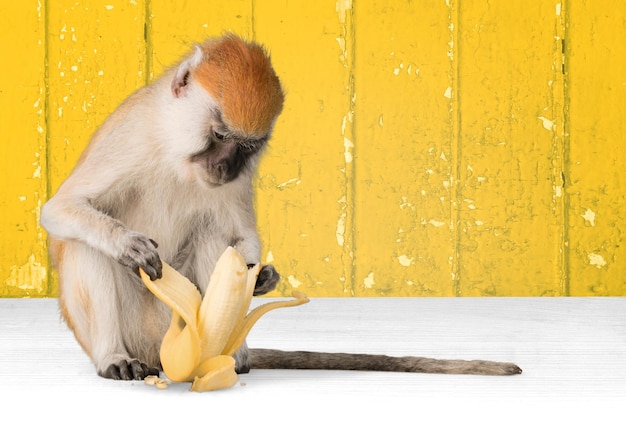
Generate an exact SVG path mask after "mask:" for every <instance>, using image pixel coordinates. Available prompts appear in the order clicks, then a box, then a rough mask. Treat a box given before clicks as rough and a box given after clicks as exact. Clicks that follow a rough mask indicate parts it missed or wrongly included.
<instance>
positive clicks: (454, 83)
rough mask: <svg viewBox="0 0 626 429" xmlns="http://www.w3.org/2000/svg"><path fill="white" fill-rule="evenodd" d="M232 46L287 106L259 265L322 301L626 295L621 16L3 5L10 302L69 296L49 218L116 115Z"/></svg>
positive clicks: (537, 10) (4, 274)
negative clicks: (213, 45) (159, 79)
mask: <svg viewBox="0 0 626 429" xmlns="http://www.w3.org/2000/svg"><path fill="white" fill-rule="evenodd" d="M225 30H231V31H234V32H237V33H239V34H241V35H243V36H245V37H247V38H254V39H256V40H258V41H260V42H262V43H264V44H265V45H266V46H267V47H268V48H269V49H270V51H271V54H272V58H273V61H274V64H275V68H276V70H277V72H278V74H279V75H280V76H281V78H282V81H283V83H284V86H285V89H286V91H287V103H286V108H285V111H284V114H283V115H282V117H281V119H280V121H279V122H278V124H277V127H276V131H275V134H274V139H273V141H272V142H271V149H270V150H269V151H268V153H267V157H266V158H265V160H264V161H263V163H262V166H261V169H260V174H259V177H258V180H257V190H258V195H257V209H258V217H259V225H260V230H261V234H262V239H263V242H264V260H265V261H266V262H272V263H274V264H275V265H276V266H277V267H278V269H279V271H280V272H281V273H282V275H283V278H284V281H283V283H282V284H281V286H280V287H279V291H278V292H277V294H284V293H288V292H289V291H290V290H291V289H292V288H298V289H300V290H304V291H306V292H307V293H309V294H310V295H311V296H563V295H579V296H580V295H626V222H625V219H626V199H625V194H626V147H625V144H626V143H625V141H624V140H625V138H626V135H625V132H624V124H623V122H624V121H623V117H624V115H626V43H625V41H626V2H616V1H613V0H594V1H583V0H570V1H565V0H561V1H546V0H527V1H511V0H493V1H490V2H482V1H463V0H447V1H446V0H424V1H399V0H398V1H394V0H387V1H382V0H379V1H364V0H363V1H361V0H352V1H350V0H338V1H306V0H301V1H287V0H230V1H206V0H195V1H185V2H174V1H165V0H90V1H86V0H84V1H78V0H57V1H46V0H24V1H19V2H17V1H16V2H9V1H4V2H1V3H0V55H1V59H2V67H1V68H0V137H1V140H0V296H55V295H56V294H57V286H56V282H55V280H54V275H53V273H52V270H51V269H50V267H49V262H48V259H47V253H46V234H45V231H43V230H42V228H41V227H40V226H39V225H38V216H39V212H40V208H41V205H42V203H43V202H44V201H45V200H46V198H48V196H50V195H52V193H53V192H54V191H55V190H56V189H57V187H58V186H59V184H60V183H61V181H62V180H63V179H64V178H65V177H66V175H67V174H68V172H69V171H70V169H71V167H72V166H73V164H74V163H75V161H76V159H77V157H78V156H79V154H80V152H81V150H82V149H83V148H84V147H85V145H86V143H87V141H88V139H89V136H90V135H91V133H92V132H93V131H94V130H95V129H96V127H97V126H98V125H99V124H100V123H101V122H102V121H103V120H104V119H105V117H106V116H107V115H108V114H109V113H110V112H111V111H112V110H113V109H114V108H115V106H116V105H117V104H118V103H119V102H120V101H121V100H123V99H124V98H125V96H126V95H128V94H129V93H130V92H132V91H133V90H135V89H136V88H138V87H140V86H141V85H144V84H145V83H147V82H150V81H151V80H152V79H153V77H154V76H156V75H158V74H159V73H160V72H161V71H162V70H163V69H164V68H165V67H167V66H168V65H170V64H171V63H173V62H175V61H176V60H177V59H178V58H179V57H180V55H181V54H182V53H184V52H185V51H186V50H187V48H188V45H189V44H190V43H193V42H196V41H200V40H202V39H203V38H205V37H207V36H213V35H218V34H220V33H222V32H223V31H225Z"/></svg>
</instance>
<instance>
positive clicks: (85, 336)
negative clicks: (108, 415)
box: [55, 242, 159, 380]
mask: <svg viewBox="0 0 626 429" xmlns="http://www.w3.org/2000/svg"><path fill="white" fill-rule="evenodd" d="M61 249H62V250H61V252H62V253H63V254H62V255H57V257H56V258H55V259H56V260H57V270H58V272H59V278H60V299H59V303H60V306H61V313H62V315H63V317H64V319H65V320H66V322H67V324H68V326H69V328H70V329H71V330H72V331H73V332H74V335H75V337H76V339H77V340H78V342H79V343H80V345H81V346H82V348H83V349H84V350H85V352H86V353H87V354H88V355H89V357H90V358H91V360H92V362H93V363H94V365H95V366H96V371H97V373H98V375H100V376H102V377H106V378H112V379H116V380H133V379H134V380H140V379H143V378H145V377H146V376H147V375H151V374H152V375H158V374H159V370H158V369H157V368H156V367H155V366H154V365H155V364H154V362H151V364H152V366H150V365H149V364H148V363H146V362H145V361H142V360H140V359H137V357H132V356H131V355H130V354H129V351H128V349H127V347H126V345H125V343H126V338H125V336H126V332H127V331H128V330H129V326H132V325H133V324H139V322H140V321H138V320H137V318H138V316H139V315H140V314H141V313H140V312H138V311H134V312H131V313H130V314H123V311H122V310H123V309H124V308H123V307H127V306H126V305H125V306H122V305H121V302H120V301H121V299H122V298H128V297H120V296H119V294H118V290H117V288H116V281H120V280H121V279H123V277H124V275H120V273H121V272H122V270H123V268H121V266H120V265H119V264H118V263H117V262H115V261H113V260H111V259H110V258H108V257H106V256H104V255H103V254H102V253H100V252H98V251H97V250H94V249H92V248H90V247H89V246H87V245H84V244H82V243H78V242H66V243H64V245H63V246H62V247H61ZM58 256H61V257H60V258H59V257H58ZM124 286H126V287H128V288H129V289H130V288H133V287H135V285H132V284H126V285H124ZM136 305H139V303H136ZM135 326H136V325H135ZM157 362H158V355H157Z"/></svg>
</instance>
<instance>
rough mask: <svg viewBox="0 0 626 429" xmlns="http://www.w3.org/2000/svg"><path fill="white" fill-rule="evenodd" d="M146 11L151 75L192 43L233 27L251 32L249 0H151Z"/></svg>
mask: <svg viewBox="0 0 626 429" xmlns="http://www.w3.org/2000/svg"><path fill="white" fill-rule="evenodd" d="M147 13H148V15H149V17H150V19H149V21H148V28H147V38H148V55H149V56H148V58H149V61H150V69H151V70H150V71H151V75H152V76H151V77H156V76H158V75H159V74H160V73H162V72H163V71H164V70H165V69H166V68H168V67H170V66H171V65H173V64H174V63H176V62H177V61H178V60H179V59H180V58H181V56H182V55H184V54H186V53H187V51H189V50H190V48H191V46H192V45H193V44H194V43H200V42H202V41H203V40H204V39H206V38H208V37H215V36H219V35H221V34H222V33H224V32H227V31H232V32H235V33H237V34H239V35H241V36H243V37H249V36H250V35H251V28H252V1H251V0H232V1H228V2H211V4H210V6H209V7H207V2H204V1H186V2H172V1H168V0H150V1H149V5H148V9H147Z"/></svg>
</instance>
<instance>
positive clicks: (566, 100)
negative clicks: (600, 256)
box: [561, 0, 571, 296]
mask: <svg viewBox="0 0 626 429" xmlns="http://www.w3.org/2000/svg"><path fill="white" fill-rule="evenodd" d="M569 6H570V2H569V0H562V9H561V14H562V17H561V25H562V32H563V38H562V41H561V46H562V58H563V69H562V73H563V76H562V79H563V112H562V114H563V143H562V150H563V154H562V157H561V159H562V162H561V169H562V170H561V171H562V175H561V179H562V184H561V186H562V187H563V202H562V206H563V225H562V227H563V243H562V249H563V256H562V262H561V270H562V271H561V272H562V275H563V287H564V290H565V295H566V296H570V295H571V289H570V284H571V278H570V242H569V239H570V236H569V227H570V225H569V221H570V219H569V208H570V198H569V192H568V188H569V185H570V184H571V179H570V170H569V166H570V165H571V164H570V120H569V119H570V118H569V110H570V103H571V99H570V91H569V90H570V73H571V70H570V63H569V58H570V55H571V43H569V41H570V38H569V26H570V11H569Z"/></svg>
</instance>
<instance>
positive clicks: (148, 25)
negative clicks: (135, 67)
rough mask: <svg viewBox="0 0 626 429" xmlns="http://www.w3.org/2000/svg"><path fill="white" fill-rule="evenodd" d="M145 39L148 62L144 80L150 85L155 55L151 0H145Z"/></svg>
mask: <svg viewBox="0 0 626 429" xmlns="http://www.w3.org/2000/svg"><path fill="white" fill-rule="evenodd" d="M143 40H144V48H145V49H144V50H145V55H146V63H145V69H144V74H145V76H144V81H145V84H146V85H149V84H150V82H151V81H152V74H153V73H154V70H153V69H152V56H153V53H154V52H153V47H152V3H151V0H145V4H144V22H143Z"/></svg>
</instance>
